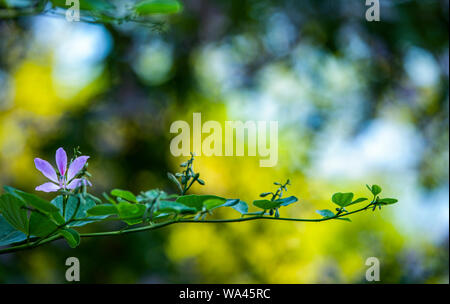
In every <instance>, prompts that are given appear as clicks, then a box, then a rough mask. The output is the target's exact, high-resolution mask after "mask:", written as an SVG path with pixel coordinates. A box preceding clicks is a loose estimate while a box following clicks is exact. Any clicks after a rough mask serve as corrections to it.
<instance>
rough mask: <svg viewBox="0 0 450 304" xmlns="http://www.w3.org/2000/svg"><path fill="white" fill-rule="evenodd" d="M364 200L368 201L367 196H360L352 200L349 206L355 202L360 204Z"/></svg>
mask: <svg viewBox="0 0 450 304" xmlns="http://www.w3.org/2000/svg"><path fill="white" fill-rule="evenodd" d="M364 201H367V198H365V197H360V198H358V199H355V200H354V201H353V202H351V203H350V204H348V205H347V206H350V205H353V204H358V203H361V202H364Z"/></svg>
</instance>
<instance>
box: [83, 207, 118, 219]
mask: <svg viewBox="0 0 450 304" xmlns="http://www.w3.org/2000/svg"><path fill="white" fill-rule="evenodd" d="M118 213H119V210H117V207H116V205H112V204H101V205H96V206H93V207H92V208H90V209H88V210H87V214H88V215H92V216H105V215H106V216H109V215H114V214H118Z"/></svg>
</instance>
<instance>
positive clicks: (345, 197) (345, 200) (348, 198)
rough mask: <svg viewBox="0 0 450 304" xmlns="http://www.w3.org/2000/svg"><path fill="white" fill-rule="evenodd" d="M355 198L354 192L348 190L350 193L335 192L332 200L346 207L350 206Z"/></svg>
mask: <svg viewBox="0 0 450 304" xmlns="http://www.w3.org/2000/svg"><path fill="white" fill-rule="evenodd" d="M352 199H353V193H351V192H348V193H341V192H338V193H335V194H333V196H332V198H331V200H332V201H333V203H335V204H336V205H339V206H341V207H345V206H348V205H349V204H350V203H351V202H352Z"/></svg>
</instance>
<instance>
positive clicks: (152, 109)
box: [0, 0, 449, 283]
mask: <svg viewBox="0 0 450 304" xmlns="http://www.w3.org/2000/svg"><path fill="white" fill-rule="evenodd" d="M13 2H14V3H13ZM29 2H33V1H26V0H22V1H11V0H8V1H5V0H3V1H0V7H3V9H4V8H5V7H7V6H11V5H18V6H26V5H30V3H29ZM81 2H82V3H83V2H92V3H94V4H95V3H101V2H102V1H99V0H96V1H83V0H81ZM109 2H110V3H112V4H114V5H116V7H118V8H122V9H123V8H126V7H127V6H130V5H131V6H132V5H133V4H134V3H135V2H134V1H131V0H129V1H109ZM182 3H183V10H182V12H181V13H179V14H174V15H170V16H164V17H155V18H156V19H154V20H153V19H152V20H150V22H149V23H148V24H146V23H145V22H139V23H138V22H123V23H120V24H119V23H115V22H104V23H103V22H94V23H93V22H72V23H70V22H67V21H66V20H65V18H64V14H62V15H61V14H60V15H57V14H50V13H41V14H30V15H25V14H19V16H17V17H14V18H9V17H8V18H6V17H5V16H4V17H3V18H1V19H0V184H1V185H11V186H14V187H18V188H22V189H24V190H27V191H33V189H34V187H35V186H36V185H39V184H41V183H43V181H44V178H43V177H42V176H41V174H40V173H39V172H38V171H37V170H35V168H34V165H33V159H34V158H35V157H41V158H45V159H49V160H52V159H53V158H54V151H55V150H56V149H57V148H58V147H60V146H63V147H65V148H66V150H67V151H71V150H72V149H73V148H74V147H76V146H80V148H81V150H82V151H83V152H84V154H87V155H90V156H91V159H90V166H89V170H90V172H91V173H92V175H93V179H92V180H93V183H94V185H93V187H92V189H91V191H92V192H93V193H94V194H98V195H100V194H101V193H102V192H104V191H109V190H110V189H112V188H114V187H117V188H122V189H130V190H132V191H134V192H135V193H138V192H139V191H141V190H146V189H151V188H157V187H159V188H161V189H164V190H166V191H168V192H176V189H175V188H174V187H173V186H172V185H171V184H170V183H169V181H168V180H167V178H166V172H167V171H172V172H173V171H175V170H177V168H178V164H179V163H180V162H181V161H182V160H184V159H183V158H175V157H173V156H171V154H170V151H169V144H170V140H171V139H172V138H173V137H174V135H173V134H170V133H169V126H170V124H171V123H172V122H173V121H175V120H178V119H183V120H186V121H188V122H189V123H191V121H192V113H193V112H201V113H202V120H203V121H207V120H217V121H219V122H222V123H223V122H224V121H225V120H242V121H245V120H277V121H278V122H279V161H278V165H277V166H276V167H273V168H261V167H259V157H198V158H197V160H196V168H197V170H198V171H199V172H201V176H202V178H204V179H205V180H206V185H205V186H204V187H200V186H195V187H193V189H192V191H193V192H195V193H211V194H217V195H222V196H226V197H230V198H232V197H239V198H241V199H243V200H244V201H247V202H251V201H252V200H253V199H255V198H256V197H257V195H258V194H259V193H260V192H264V191H272V190H273V189H272V188H273V185H272V182H274V181H285V179H286V178H288V177H289V178H290V179H291V181H292V184H293V185H292V187H291V188H290V190H289V192H288V194H289V195H296V196H298V197H299V199H300V203H298V204H295V205H291V206H290V207H289V208H286V209H285V210H283V211H282V216H290V217H316V216H318V215H317V214H315V213H314V211H315V210H316V209H324V208H329V207H330V204H331V202H330V196H331V194H332V193H334V192H337V191H354V192H355V194H357V195H367V192H366V191H367V190H366V189H365V186H364V185H365V184H366V183H370V184H372V183H377V184H380V185H382V186H383V189H384V193H385V194H386V196H391V197H396V198H398V199H399V201H400V202H399V203H398V204H397V205H394V206H392V207H390V208H385V209H383V210H382V211H381V212H374V213H372V212H365V213H363V214H358V215H356V216H354V217H353V218H352V220H353V223H347V222H343V221H336V222H325V223H311V224H304V223H288V222H282V223H281V222H268V221H265V222H246V223H234V224H223V225H197V224H183V225H175V226H172V227H167V228H164V229H161V230H158V231H155V232H148V233H138V234H133V235H126V236H117V237H111V238H101V239H83V240H82V243H81V246H80V247H78V248H77V249H70V248H69V247H68V246H67V245H66V244H65V243H64V241H58V242H56V243H53V244H50V245H46V246H43V247H40V248H38V249H34V250H31V251H25V252H19V253H14V254H8V255H2V256H0V282H2V283H54V282H56V283H59V282H61V283H63V282H65V279H64V273H65V269H66V266H65V264H64V263H65V259H66V258H67V257H70V256H75V257H78V258H79V259H80V263H81V280H82V282H84V283H365V271H366V269H367V266H365V260H366V258H368V257H371V256H375V257H378V258H379V260H380V263H381V282H382V283H448V281H449V275H448V267H449V265H448V260H449V251H448V233H449V185H448V177H449V167H448V166H449V137H448V136H449V121H448V114H449V108H448V106H449V90H448V80H449V45H448V9H449V2H448V1H446V0H422V1H419V0H416V1H407V0H398V1H394V0H392V1H383V0H381V1H380V3H381V22H367V21H366V20H365V11H366V9H367V7H366V6H365V1H363V0H324V1H313V0H302V1H297V0H277V1H270V0H183V1H182ZM1 10H2V9H0V11H1ZM84 13H85V12H84V11H82V12H81V15H82V17H83V14H84ZM88 21H89V20H88ZM155 23H156V24H161V25H162V26H161V27H160V28H159V30H155V28H154V26H153V25H154V24H155ZM46 197H47V198H51V196H46ZM217 216H219V217H224V216H228V217H238V216H239V215H238V214H237V213H236V212H235V211H233V210H230V211H229V213H227V214H225V213H222V214H219V215H217ZM108 225H114V224H108ZM87 228H88V229H90V230H92V229H94V230H104V229H106V228H107V227H104V226H97V227H89V226H88V227H87ZM108 228H111V227H108ZM83 229H84V230H85V229H86V227H84V228H83Z"/></svg>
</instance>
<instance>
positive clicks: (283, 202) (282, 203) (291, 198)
mask: <svg viewBox="0 0 450 304" xmlns="http://www.w3.org/2000/svg"><path fill="white" fill-rule="evenodd" d="M297 201H298V199H297V198H296V197H295V196H289V197H285V198H280V199H277V200H275V202H278V203H280V206H288V205H290V204H293V203H295V202H297Z"/></svg>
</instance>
